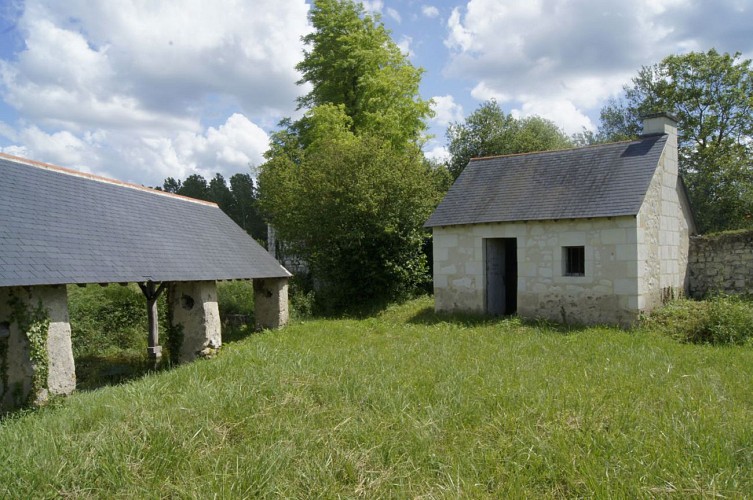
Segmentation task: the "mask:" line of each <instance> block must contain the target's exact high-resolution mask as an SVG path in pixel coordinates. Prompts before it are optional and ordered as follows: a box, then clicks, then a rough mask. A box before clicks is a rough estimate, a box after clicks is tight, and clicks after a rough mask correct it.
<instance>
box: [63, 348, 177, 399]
mask: <svg viewBox="0 0 753 500" xmlns="http://www.w3.org/2000/svg"><path fill="white" fill-rule="evenodd" d="M169 368H170V363H169V361H168V360H167V359H163V360H161V361H159V362H157V363H155V361H154V360H150V359H149V358H148V357H147V356H146V354H136V353H132V352H119V353H116V354H112V355H89V356H82V357H80V358H77V359H76V390H78V391H93V390H95V389H99V388H101V387H107V386H111V385H119V384H123V383H125V382H129V381H131V380H135V379H138V378H142V377H144V376H145V375H150V374H153V373H156V372H160V371H164V370H167V369H169Z"/></svg>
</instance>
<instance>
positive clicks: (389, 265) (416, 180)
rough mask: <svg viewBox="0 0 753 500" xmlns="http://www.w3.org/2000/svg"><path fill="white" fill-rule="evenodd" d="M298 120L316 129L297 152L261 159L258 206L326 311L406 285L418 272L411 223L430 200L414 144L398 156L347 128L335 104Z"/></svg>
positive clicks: (419, 236) (417, 232)
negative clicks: (306, 272)
mask: <svg viewBox="0 0 753 500" xmlns="http://www.w3.org/2000/svg"><path fill="white" fill-rule="evenodd" d="M308 118H309V119H310V120H311V121H312V122H313V130H316V131H318V132H322V133H320V134H318V135H317V136H316V138H315V139H313V140H312V142H311V144H309V146H308V147H307V148H306V153H305V155H304V157H303V159H302V160H301V161H300V162H295V161H293V160H292V159H291V158H290V157H288V156H285V155H277V156H273V157H271V158H270V160H269V161H268V162H267V163H266V164H265V166H264V169H263V171H262V175H261V176H260V183H261V192H262V193H263V195H262V197H261V202H262V207H263V208H264V210H265V213H267V214H268V216H270V218H271V219H272V220H274V221H279V223H278V224H277V225H276V228H277V230H278V234H279V236H280V237H281V238H282V239H284V240H285V241H286V242H288V243H289V244H291V245H292V250H293V252H295V253H296V254H297V255H301V256H304V257H305V259H306V260H307V262H308V263H309V266H310V268H311V271H312V273H313V275H314V277H315V279H316V281H317V282H318V283H319V285H320V293H319V294H318V295H319V297H318V298H319V304H320V305H323V306H324V307H325V308H326V309H329V310H340V309H342V308H345V307H347V306H350V305H353V304H356V305H357V304H368V303H374V302H379V301H385V300H390V299H396V298H400V297H403V296H405V295H407V294H409V293H411V292H412V291H414V290H415V289H416V288H417V287H419V286H420V285H422V284H423V282H424V281H425V280H426V279H428V276H427V274H426V264H427V263H426V256H425V255H424V253H423V248H422V245H423V241H424V234H423V232H422V231H421V229H420V228H421V226H422V224H423V223H424V221H425V220H426V218H427V217H428V215H429V213H430V212H431V210H432V209H433V208H434V206H435V205H436V203H437V201H438V191H437V189H436V186H435V184H434V180H433V178H432V176H431V175H429V171H428V169H427V166H426V165H425V164H424V162H423V160H422V158H421V154H420V151H419V150H418V147H417V146H413V148H415V151H414V152H413V153H412V154H406V152H405V151H404V150H399V149H395V148H394V147H392V145H391V144H390V143H389V141H385V140H384V139H383V138H381V137H376V136H373V135H371V134H368V133H367V134H354V133H353V132H352V131H351V129H350V127H351V125H352V124H351V120H350V118H349V117H348V116H347V115H346V114H345V112H344V109H343V107H342V105H340V106H334V105H322V106H317V107H316V108H314V109H313V110H312V111H310V112H309V114H308ZM325 131H326V133H324V132H325Z"/></svg>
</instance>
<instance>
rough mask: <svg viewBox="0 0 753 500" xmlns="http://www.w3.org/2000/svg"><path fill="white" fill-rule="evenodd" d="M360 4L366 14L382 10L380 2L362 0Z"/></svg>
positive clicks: (382, 5) (381, 2)
mask: <svg viewBox="0 0 753 500" xmlns="http://www.w3.org/2000/svg"><path fill="white" fill-rule="evenodd" d="M361 3H362V4H363V8H364V9H365V10H366V11H367V12H382V9H383V8H384V2H383V1H382V0H363V1H362V2H361Z"/></svg>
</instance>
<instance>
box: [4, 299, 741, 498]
mask: <svg viewBox="0 0 753 500" xmlns="http://www.w3.org/2000/svg"><path fill="white" fill-rule="evenodd" d="M430 307H431V303H430V301H428V300H425V299H424V300H418V301H413V302H411V303H409V304H407V305H404V306H401V307H395V308H392V309H389V310H388V311H386V312H385V313H384V314H382V315H380V316H377V317H373V318H369V319H365V320H313V321H307V322H301V323H298V324H294V325H292V326H290V327H288V328H286V329H285V330H282V331H279V332H268V333H264V334H261V335H254V336H251V337H249V338H247V339H246V340H244V341H241V342H236V343H233V344H231V345H228V346H226V348H224V350H223V351H222V352H221V354H220V355H219V356H218V357H217V358H215V359H212V360H209V361H200V362H196V363H193V364H190V365H186V366H182V367H180V368H177V369H175V370H172V371H170V372H167V373H162V374H159V375H157V376H151V377H145V378H143V379H141V380H138V381H136V382H133V383H130V384H127V385H121V386H117V387H109V388H105V389H101V390H98V391H95V392H92V393H86V394H84V393H79V394H75V395H73V396H71V397H69V398H68V399H66V400H65V401H64V402H61V403H59V404H58V405H54V406H52V407H49V408H45V409H42V410H40V411H37V412H33V413H29V414H25V415H18V416H15V417H12V418H8V419H6V420H4V421H2V423H0V461H1V463H3V464H5V465H4V466H3V467H2V468H0V497H3V496H9V497H16V498H21V497H46V496H75V497H87V496H90V497H103V496H112V497H116V498H118V497H122V498H124V497H128V498H131V497H161V496H165V497H209V496H220V497H250V496H282V497H299V498H300V497H305V498H309V497H326V498H331V497H338V496H345V497H369V498H371V497H401V498H402V497H426V498H432V497H447V498H455V497H458V496H468V497H490V498H500V497H579V496H597V497H617V498H626V497H631V498H632V497H654V496H670V495H672V494H678V495H681V496H698V497H706V496H716V495H724V496H732V497H735V496H744V495H746V494H749V493H750V492H751V491H753V427H751V425H750V422H751V421H752V420H753V391H751V390H750V380H751V379H752V376H753V350H751V349H749V348H744V347H711V346H698V345H689V344H679V343H677V342H675V341H673V340H672V339H670V338H667V337H665V336H661V335H657V334H654V333H651V332H648V331H634V332H623V331H619V330H614V329H607V328H587V329H579V330H566V331H563V330H556V329H552V328H549V327H547V326H546V325H527V324H523V323H521V322H520V321H518V320H499V321H484V320H478V319H474V318H459V317H448V316H437V315H435V314H434V313H433V312H431V311H430Z"/></svg>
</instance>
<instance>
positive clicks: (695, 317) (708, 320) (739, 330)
mask: <svg viewBox="0 0 753 500" xmlns="http://www.w3.org/2000/svg"><path fill="white" fill-rule="evenodd" d="M644 325H645V326H646V327H648V328H649V329H652V330H655V331H659V332H661V333H664V334H666V335H669V336H671V337H672V338H675V339H677V340H679V341H681V342H690V343H694V344H735V345H742V344H751V343H753V304H751V301H750V300H749V299H746V298H741V297H737V296H730V295H717V296H714V297H711V298H709V299H707V300H703V301H694V300H689V299H680V300H676V301H673V302H670V303H669V304H667V305H666V306H664V307H662V308H661V309H658V310H656V311H654V312H653V313H652V314H651V316H649V317H648V318H646V319H645V320H644Z"/></svg>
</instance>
